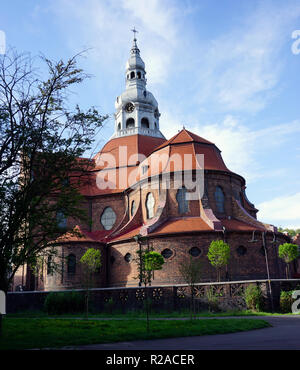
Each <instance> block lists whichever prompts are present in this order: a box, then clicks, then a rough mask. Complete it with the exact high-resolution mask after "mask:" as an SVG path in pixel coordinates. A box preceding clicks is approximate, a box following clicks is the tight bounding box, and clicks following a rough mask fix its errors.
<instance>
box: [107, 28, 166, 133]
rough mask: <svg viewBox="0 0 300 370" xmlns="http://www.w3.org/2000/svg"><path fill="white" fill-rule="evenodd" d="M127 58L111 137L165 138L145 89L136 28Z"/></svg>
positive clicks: (154, 106) (145, 81) (155, 102)
mask: <svg viewBox="0 0 300 370" xmlns="http://www.w3.org/2000/svg"><path fill="white" fill-rule="evenodd" d="M132 31H133V32H134V39H133V45H132V48H131V51H130V57H129V59H128V61H127V63H126V89H125V91H124V92H123V93H122V94H121V95H120V96H118V97H117V99H116V102H115V108H116V112H115V133H114V135H113V137H112V138H116V137H120V136H129V135H136V134H139V135H147V136H154V137H161V138H165V137H164V136H163V134H162V133H161V132H160V131H159V117H160V113H159V110H158V104H157V101H156V99H155V98H154V96H153V95H152V94H151V92H150V91H148V90H147V89H146V83H147V80H146V77H145V76H146V71H145V63H144V62H143V60H142V58H141V57H140V50H139V48H138V47H137V43H136V37H135V34H136V32H137V31H136V30H135V29H133V30H132Z"/></svg>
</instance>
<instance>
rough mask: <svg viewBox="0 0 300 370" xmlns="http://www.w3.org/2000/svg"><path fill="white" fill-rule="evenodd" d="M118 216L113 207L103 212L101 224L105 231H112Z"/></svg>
mask: <svg viewBox="0 0 300 370" xmlns="http://www.w3.org/2000/svg"><path fill="white" fill-rule="evenodd" d="M116 219H117V216H116V214H115V212H114V211H113V209H112V208H111V207H106V208H105V210H104V211H103V213H102V215H101V218H100V222H101V224H102V226H103V227H104V229H105V230H110V229H111V228H112V227H113V226H114V223H115V222H116Z"/></svg>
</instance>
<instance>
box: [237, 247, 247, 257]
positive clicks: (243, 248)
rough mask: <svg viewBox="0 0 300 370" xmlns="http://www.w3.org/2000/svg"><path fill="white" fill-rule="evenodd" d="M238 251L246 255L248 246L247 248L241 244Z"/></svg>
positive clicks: (241, 254)
mask: <svg viewBox="0 0 300 370" xmlns="http://www.w3.org/2000/svg"><path fill="white" fill-rule="evenodd" d="M236 252H237V254H238V255H239V256H244V255H245V254H246V253H247V248H245V247H244V246H243V245H240V246H239V247H238V248H237V249H236Z"/></svg>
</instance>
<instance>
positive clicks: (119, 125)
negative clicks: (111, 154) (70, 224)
mask: <svg viewBox="0 0 300 370" xmlns="http://www.w3.org/2000/svg"><path fill="white" fill-rule="evenodd" d="M120 130H121V123H118V131H120Z"/></svg>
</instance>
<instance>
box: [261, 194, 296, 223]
mask: <svg viewBox="0 0 300 370" xmlns="http://www.w3.org/2000/svg"><path fill="white" fill-rule="evenodd" d="M257 208H258V209H259V216H260V219H262V220H266V221H268V222H273V223H275V224H278V222H280V225H279V226H283V227H289V228H295V229H297V228H300V192H298V193H295V194H292V195H287V196H281V197H277V198H274V199H272V200H269V201H266V202H262V203H260V204H258V206H257Z"/></svg>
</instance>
